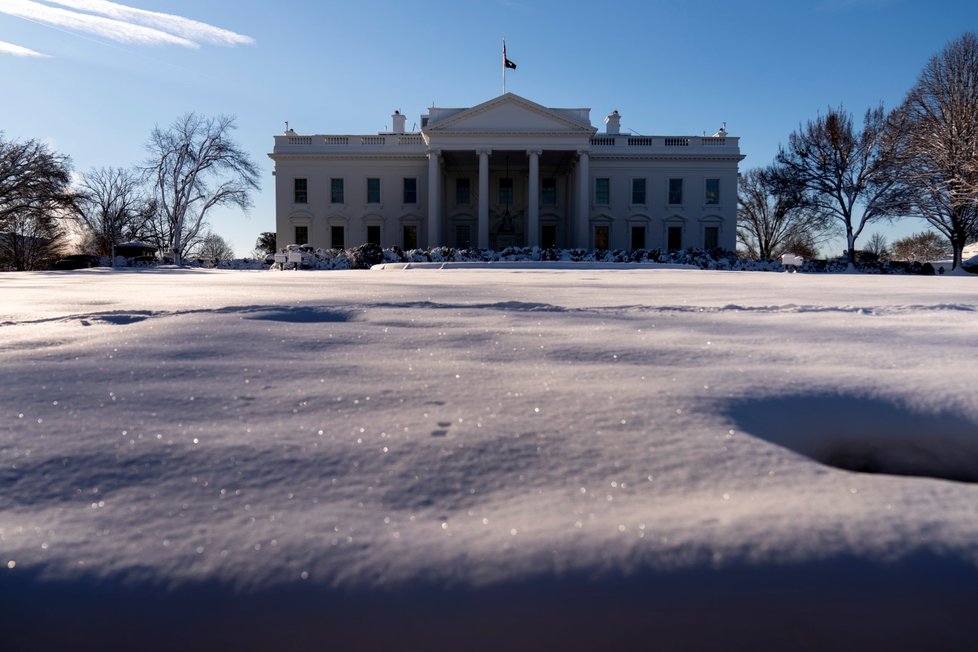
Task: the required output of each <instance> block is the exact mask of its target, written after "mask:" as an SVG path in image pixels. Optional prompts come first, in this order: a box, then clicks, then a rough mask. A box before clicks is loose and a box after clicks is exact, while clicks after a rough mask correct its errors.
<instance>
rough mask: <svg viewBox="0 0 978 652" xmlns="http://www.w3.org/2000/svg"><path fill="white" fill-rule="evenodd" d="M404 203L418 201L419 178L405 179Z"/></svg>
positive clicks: (415, 202)
mask: <svg viewBox="0 0 978 652" xmlns="http://www.w3.org/2000/svg"><path fill="white" fill-rule="evenodd" d="M404 203H405V204H417V203H418V180H417V179H414V178H406V179H404Z"/></svg>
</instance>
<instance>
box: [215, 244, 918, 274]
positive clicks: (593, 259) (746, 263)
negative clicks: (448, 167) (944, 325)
mask: <svg viewBox="0 0 978 652" xmlns="http://www.w3.org/2000/svg"><path fill="white" fill-rule="evenodd" d="M308 252H309V253H310V254H311V257H312V261H313V262H312V263H311V264H310V265H308V266H304V267H307V268H308V269H369V268H370V267H371V266H373V265H377V264H380V263H432V262H434V263H458V262H495V261H513V262H521V261H553V262H579V263H623V264H627V263H663V264H671V265H677V264H678V265H692V266H694V267H698V268H700V269H714V270H731V271H748V272H783V271H785V269H784V267H782V265H781V263H780V262H779V261H770V260H754V259H751V258H746V257H743V256H740V255H738V254H737V253H736V252H732V251H724V250H721V249H714V250H711V251H706V250H702V249H684V250H682V251H673V252H664V251H662V250H660V249H637V250H624V249H613V250H606V249H592V250H588V249H542V248H540V247H506V248H505V249H502V250H501V251H494V250H492V249H456V248H454V247H433V248H431V249H410V250H408V251H404V250H402V249H401V248H400V247H389V248H387V249H381V248H380V247H379V246H378V245H375V244H366V245H361V246H359V247H355V248H353V249H349V250H346V251H344V250H339V249H311V248H309V249H308ZM233 262H237V261H232V263H233ZM224 266H225V265H222V267H224ZM280 267H281V266H280V265H273V269H278V268H280ZM286 267H287V266H286ZM847 269H848V267H847V262H846V261H845V260H844V259H841V258H840V259H833V260H806V261H805V264H804V265H802V266H801V268H800V269H799V271H801V272H809V273H814V272H821V273H826V272H827V273H841V272H845V271H847ZM856 271H859V272H863V273H867V274H934V273H935V272H934V268H933V266H931V265H930V264H928V263H924V264H921V263H917V262H902V261H889V260H865V261H863V262H860V263H857V265H856Z"/></svg>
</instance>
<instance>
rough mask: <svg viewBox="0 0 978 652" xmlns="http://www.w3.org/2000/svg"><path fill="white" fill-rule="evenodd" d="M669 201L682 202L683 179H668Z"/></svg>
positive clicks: (672, 202) (671, 202)
mask: <svg viewBox="0 0 978 652" xmlns="http://www.w3.org/2000/svg"><path fill="white" fill-rule="evenodd" d="M669 203H670V204H681V203H683V180H682V179H669Z"/></svg>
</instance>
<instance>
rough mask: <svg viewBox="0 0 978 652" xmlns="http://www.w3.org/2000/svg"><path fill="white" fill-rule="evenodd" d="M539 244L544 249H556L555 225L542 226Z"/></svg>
mask: <svg viewBox="0 0 978 652" xmlns="http://www.w3.org/2000/svg"><path fill="white" fill-rule="evenodd" d="M540 244H541V245H543V248H544V249H556V248H557V225H556V224H544V225H543V228H542V229H540Z"/></svg>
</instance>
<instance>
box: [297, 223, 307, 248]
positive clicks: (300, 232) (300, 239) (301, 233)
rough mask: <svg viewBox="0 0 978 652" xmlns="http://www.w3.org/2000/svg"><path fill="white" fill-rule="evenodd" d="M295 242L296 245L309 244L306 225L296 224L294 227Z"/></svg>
mask: <svg viewBox="0 0 978 652" xmlns="http://www.w3.org/2000/svg"><path fill="white" fill-rule="evenodd" d="M295 243H296V244H297V245H304V244H309V227H308V226H297V227H295Z"/></svg>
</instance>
